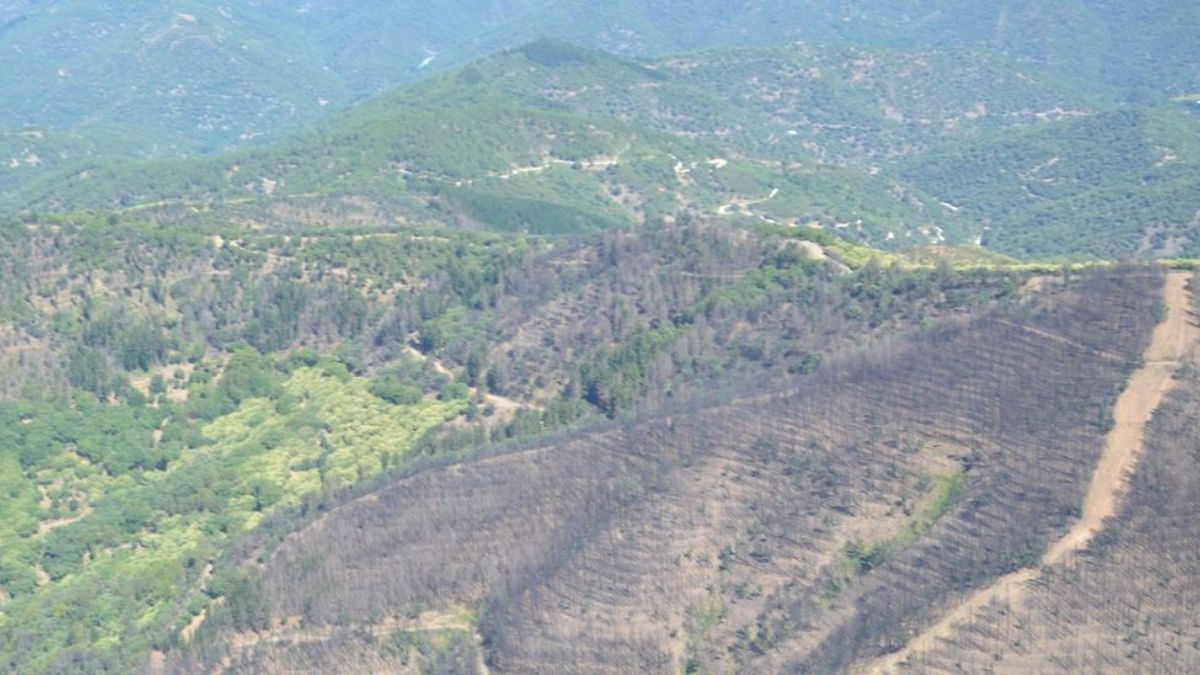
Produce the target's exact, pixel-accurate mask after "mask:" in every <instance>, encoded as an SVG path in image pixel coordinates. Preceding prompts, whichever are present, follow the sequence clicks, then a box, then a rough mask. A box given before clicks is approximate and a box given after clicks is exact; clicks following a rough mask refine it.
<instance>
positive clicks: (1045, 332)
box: [165, 270, 1162, 672]
mask: <svg viewBox="0 0 1200 675" xmlns="http://www.w3.org/2000/svg"><path fill="white" fill-rule="evenodd" d="M1161 280H1162V278H1161V276H1160V275H1158V274H1156V273H1154V272H1153V271H1151V270H1133V271H1128V270H1126V271H1123V272H1119V273H1111V274H1096V275H1093V276H1090V277H1087V278H1083V279H1079V278H1076V279H1074V280H1073V281H1072V282H1071V285H1070V286H1069V287H1068V288H1053V287H1050V288H1049V289H1048V290H1045V291H1043V292H1042V293H1040V294H1037V295H1035V296H1034V297H1032V298H1030V299H1029V300H1028V301H1027V303H1026V304H1024V305H1022V306H1019V307H1014V308H1012V309H1009V310H1003V311H995V312H992V313H988V314H986V315H984V316H981V317H978V318H975V319H972V320H967V321H959V322H951V323H949V324H947V325H944V326H943V327H941V328H937V329H934V330H932V331H930V332H929V333H926V334H923V335H921V336H920V337H918V338H914V339H913V340H912V341H904V340H902V341H899V342H896V343H894V344H890V345H887V346H882V347H879V348H877V349H876V350H874V351H873V352H872V353H870V354H861V355H859V356H857V357H852V358H847V359H846V360H844V361H839V362H838V363H836V364H833V365H832V366H831V367H829V368H827V369H825V370H823V371H821V372H820V373H818V374H817V375H814V376H812V377H810V378H807V379H802V380H799V381H797V382H796V383H795V384H794V385H793V386H792V387H790V388H788V389H786V390H783V391H780V392H778V393H772V392H769V391H766V392H764V391H742V392H740V393H739V394H738V395H737V396H735V397H734V398H733V400H732V402H729V400H726V401H724V402H717V401H711V402H709V403H707V404H703V405H700V406H694V405H693V406H685V407H682V408H679V409H676V410H671V411H667V412H664V413H662V414H660V415H656V416H654V417H651V418H647V419H643V420H634V421H630V422H629V423H626V424H622V425H618V426H610V427H603V426H602V427H599V428H596V429H593V430H587V431H582V432H578V433H575V434H572V435H571V436H567V437H563V438H560V439H557V440H554V441H551V442H547V443H542V444H539V445H537V446H534V447H531V448H528V449H522V450H515V451H511V452H505V453H501V454H499V455H496V456H494V457H491V458H486V459H481V460H476V461H471V462H467V463H464V464H455V465H451V466H448V467H445V468H441V469H431V470H428V471H421V472H417V473H415V474H413V475H411V476H409V477H406V478H401V479H399V480H397V481H395V482H394V483H392V484H390V485H388V486H386V487H384V488H382V489H380V490H379V491H377V492H374V493H372V494H370V495H368V496H366V497H363V498H361V499H358V500H356V501H353V502H350V503H348V504H346V505H345V506H342V507H340V508H338V509H336V510H334V511H331V512H330V513H328V514H326V515H325V516H324V517H322V518H321V519H319V520H318V521H316V522H315V523H313V524H312V525H310V526H308V527H305V528H303V529H301V530H300V531H298V532H297V533H296V534H294V535H291V536H289V537H287V538H286V539H285V540H283V541H282V542H281V543H280V544H279V545H278V548H276V549H274V550H270V549H269V548H268V549H251V550H253V551H257V552H255V553H253V556H254V557H255V558H256V559H257V560H259V561H261V564H262V565H263V567H262V568H261V571H260V570H259V568H258V565H257V564H255V565H251V566H250V567H248V568H246V569H247V572H246V574H247V577H246V583H247V584H248V586H247V589H248V590H246V591H243V592H240V593H238V594H236V595H234V596H231V597H229V598H227V599H226V601H225V602H224V604H223V608H222V609H219V610H218V611H216V612H214V613H213V614H212V615H211V616H210V618H209V620H208V621H207V622H206V623H205V625H204V626H203V627H202V628H201V629H200V631H199V632H198V633H197V634H196V637H195V641H194V642H193V643H192V646H191V647H190V648H188V649H186V650H183V651H182V652H179V653H177V654H173V655H169V660H168V662H167V664H166V666H165V667H168V669H175V670H188V669H194V668H196V667H198V666H199V665H200V664H202V663H207V664H210V665H211V664H218V663H221V664H224V666H226V667H228V668H231V669H232V670H234V671H236V670H239V669H245V670H255V669H257V668H259V667H262V666H263V665H264V664H277V665H278V664H287V663H292V664H298V663H300V661H297V660H295V659H300V658H311V659H318V660H317V661H316V662H318V663H324V664H327V665H329V666H330V667H334V666H337V667H339V668H341V669H342V670H345V671H353V670H354V669H356V668H359V667H362V666H363V664H367V663H385V664H388V666H389V667H393V668H397V669H398V668H400V666H401V664H402V663H403V662H410V663H415V661H410V660H412V659H418V660H419V659H421V658H433V657H432V656H429V655H430V654H440V656H439V658H449V659H451V660H452V661H453V662H454V663H456V664H458V667H460V668H462V669H464V670H471V669H472V668H474V667H476V665H475V664H476V659H478V658H479V656H478V654H477V650H480V649H482V652H483V655H482V658H483V659H484V661H485V663H486V664H487V667H488V668H492V669H499V670H501V671H511V672H553V671H555V669H556V668H558V667H560V666H561V664H563V663H571V664H573V667H574V668H575V669H576V670H577V672H628V671H629V670H638V671H648V672H667V671H676V670H680V669H685V670H695V669H701V670H703V669H707V668H712V669H721V668H734V669H754V670H759V671H763V670H774V669H780V668H784V669H788V670H794V669H797V668H799V669H800V670H803V671H806V672H807V671H812V670H815V671H821V672H828V671H832V670H842V669H845V668H847V667H849V666H850V664H852V663H854V662H855V661H856V660H858V659H866V658H873V657H875V656H879V655H881V654H883V653H885V652H887V651H889V650H891V649H894V648H896V646H898V645H902V644H904V642H905V641H906V639H907V637H908V636H909V635H910V634H911V632H912V631H914V630H918V629H920V627H922V626H925V625H929V624H931V623H933V622H934V621H935V620H936V618H937V617H938V616H939V615H940V613H941V612H942V611H943V610H944V608H945V607H947V606H950V605H952V604H953V603H954V601H955V598H957V597H958V596H960V595H961V594H963V593H966V592H969V591H970V590H971V589H973V588H979V587H983V586H986V585H987V584H989V583H990V582H991V580H992V579H994V578H996V577H998V576H1001V575H1003V574H1006V573H1008V572H1010V571H1013V570H1016V569H1020V568H1022V567H1024V566H1027V565H1030V564H1033V563H1035V562H1036V561H1037V560H1038V557H1039V555H1040V552H1041V551H1042V550H1044V549H1045V548H1046V547H1047V546H1048V545H1049V544H1050V542H1052V541H1054V540H1056V539H1057V538H1058V537H1060V536H1061V535H1062V533H1063V532H1065V531H1066V530H1067V529H1068V528H1069V527H1070V526H1071V524H1072V523H1073V521H1074V519H1075V518H1076V517H1077V516H1078V512H1079V505H1080V504H1081V503H1082V501H1083V496H1084V494H1085V492H1086V491H1087V486H1088V482H1089V479H1090V477H1091V468H1092V467H1094V466H1095V464H1096V462H1097V460H1098V457H1099V450H1100V449H1101V448H1102V446H1103V437H1104V433H1105V428H1106V427H1105V424H1106V422H1105V420H1106V414H1107V411H1108V410H1109V409H1110V408H1111V406H1112V404H1113V401H1114V399H1115V397H1116V394H1117V393H1119V392H1120V391H1121V389H1122V387H1123V381H1124V379H1125V377H1126V376H1128V374H1129V373H1130V372H1132V370H1133V368H1134V367H1135V364H1136V361H1137V358H1138V355H1139V354H1141V352H1142V350H1143V349H1144V348H1145V346H1146V344H1147V342H1148V339H1149V335H1150V331H1151V329H1152V328H1153V327H1154V324H1155V323H1156V319H1155V317H1156V316H1157V314H1158V308H1159V307H1161V303H1160V300H1159V294H1158V289H1159V288H1160V286H1161ZM1031 383H1035V384H1033V385H1032V386H1031ZM448 533H453V535H450V536H448ZM446 616H457V617H458V619H457V620H456V621H453V622H449V621H447V620H446V619H444V618H442V619H438V617H446ZM421 617H425V618H427V619H429V620H430V621H431V623H430V624H429V625H427V626H423V625H421V623H420V620H421ZM431 632H436V633H438V634H439V635H440V638H439V639H438V640H432V639H431V638H430V633H431ZM293 643H295V644H302V645H303V649H302V651H293V650H289V649H287V648H286V645H288V644H293ZM434 643H436V644H434ZM438 645H441V646H443V647H446V650H448V651H441V652H439V651H438V650H437V649H435V647H437V646H438ZM422 649H423V650H424V651H422ZM422 654H424V655H425V656H422ZM381 659H382V660H381Z"/></svg>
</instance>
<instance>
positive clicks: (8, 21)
mask: <svg viewBox="0 0 1200 675" xmlns="http://www.w3.org/2000/svg"><path fill="white" fill-rule="evenodd" d="M891 4H892V5H893V6H890V7H880V6H879V3H873V2H865V1H863V0H859V1H857V2H849V3H847V2H832V1H830V0H821V1H818V2H806V3H793V2H782V1H780V0H743V1H741V2H724V1H723V2H715V1H709V0H703V1H701V2H691V3H675V2H669V1H667V0H656V1H654V2H640V3H633V2H613V3H589V2H582V1H580V0H571V1H569V2H553V3H552V2H548V0H453V1H451V2H439V3H414V2H400V3H396V2H383V1H381V0H363V1H360V2H354V3H346V2H335V1H333V0H308V1H307V2H304V3H299V4H297V3H293V2H283V1H282V0H244V1H243V2H237V3H218V2H213V1H212V0H190V1H185V0H170V1H167V2H144V1H142V2H113V1H112V0H105V1H100V2H83V1H82V0H52V1H45V2H35V1H33V0H6V1H4V2H0V89H2V90H3V91H4V92H5V103H6V105H5V106H4V109H3V110H0V129H8V130H21V129H24V128H39V129H42V128H50V129H55V130H61V131H72V132H78V133H85V134H87V135H89V136H91V137H92V138H94V139H102V138H103V139H115V140H119V141H120V145H121V147H122V148H123V149H124V150H126V151H127V152H133V153H157V154H164V153H172V152H178V151H187V152H196V151H201V152H207V151H214V150H219V149H223V148H228V147H231V146H235V145H244V144H247V143H252V142H254V141H255V140H257V139H260V138H262V137H263V136H264V135H269V134H273V133H277V132H279V131H281V130H287V129H293V128H296V127H298V126H300V125H303V124H304V123H306V122H308V121H311V120H314V119H316V118H318V117H320V116H321V115H322V114H323V113H325V112H327V111H329V110H332V109H335V108H337V107H342V106H346V105H349V104H350V103H352V102H354V101H356V100H360V99H362V98H363V97H366V96H370V95H372V94H376V93H378V92H381V91H383V90H385V89H388V88H390V87H392V86H395V85H397V84H402V83H405V82H410V81H413V80H415V79H418V78H421V77H423V76H425V75H426V74H428V73H430V72H434V71H436V70H439V69H446V68H452V67H455V66H458V65H462V64H464V63H466V62H468V61H470V60H472V59H474V58H478V57H480V56H483V55H485V54H490V53H493V52H495V51H498V50H502V49H507V48H511V47H515V46H517V45H520V44H523V43H525V42H528V41H530V40H533V39H535V38H538V37H543V36H554V37H558V38H562V39H567V40H570V41H573V42H577V43H580V44H583V45H587V46H592V47H597V48H601V49H604V50H606V51H610V52H615V53H619V54H625V55H634V56H653V55H663V54H669V53H675V52H680V51H690V50H695V49H698V48H711V47H715V46H738V45H772V44H783V43H790V42H795V41H798V40H803V41H805V42H807V43H815V44H837V45H852V46H857V47H860V48H867V49H874V48H900V49H905V50H922V49H929V48H938V49H941V48H945V47H950V46H953V47H955V48H964V47H965V48H969V49H972V50H975V51H982V52H988V53H991V54H994V55H1003V56H1004V57H1005V58H1008V59H1011V60H1013V61H1015V62H1018V63H1020V64H1022V67H1024V68H1027V69H1034V70H1038V71H1045V72H1049V73H1054V74H1055V75H1056V76H1057V77H1059V78H1062V79H1065V80H1068V81H1071V82H1072V83H1075V84H1076V85H1078V86H1079V87H1080V88H1086V89H1092V90H1097V91H1098V90H1104V91H1106V92H1110V93H1113V94H1115V95H1118V96H1121V97H1123V98H1126V99H1130V100H1143V101H1144V100H1160V99H1162V98H1163V97H1164V96H1165V95H1188V94H1193V93H1196V92H1197V91H1200V73H1198V72H1197V71H1196V69H1195V68H1194V67H1192V65H1193V64H1194V63H1196V62H1197V60H1198V58H1200V40H1197V38H1196V36H1195V35H1194V34H1193V31H1191V30H1190V29H1191V27H1194V26H1195V25H1197V24H1198V23H1200V7H1198V6H1195V5H1193V4H1189V3H1172V2H1166V1H1164V0H1157V1H1156V2H1149V3H1146V2H1138V3H1134V2H1130V1H1128V0H1119V1H1118V0H1087V1H1084V0H1052V1H1051V2H1029V1H1025V0H1006V1H1004V2H996V3H977V2H964V1H962V0H919V1H914V2H906V3H902V4H901V5H900V6H896V3H891Z"/></svg>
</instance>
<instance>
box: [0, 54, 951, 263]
mask: <svg viewBox="0 0 1200 675" xmlns="http://www.w3.org/2000/svg"><path fill="white" fill-rule="evenodd" d="M538 45H539V46H537V47H536V49H537V50H538V53H539V54H541V56H542V57H546V56H547V53H549V52H550V51H553V50H559V51H562V52H563V53H565V54H569V55H575V56H578V55H580V54H583V55H585V56H586V58H589V59H594V60H595V62H596V63H597V66H598V68H600V69H602V70H603V69H608V68H613V67H615V68H621V69H626V70H632V72H633V75H634V77H637V78H641V77H650V78H652V79H654V80H655V81H659V80H660V79H661V76H659V75H657V74H655V73H654V72H653V71H650V70H647V69H645V68H644V67H642V66H639V65H637V64H633V63H630V62H624V61H620V60H617V59H613V58H612V57H608V56H604V55H601V54H597V53H592V52H580V51H579V50H578V49H577V48H573V47H569V46H565V45H559V44H557V43H538ZM533 49H534V48H527V51H530V52H532V51H533ZM543 52H545V53H543ZM555 53H557V52H555ZM559 57H560V58H561V55H560V56H559ZM552 67H553V66H552ZM480 78H481V75H480V70H478V69H476V68H467V69H465V70H461V71H455V72H452V73H449V74H446V75H444V76H439V77H437V78H434V79H432V80H430V81H428V82H425V83H420V84H417V85H412V86H410V87H407V88H402V89H400V90H398V91H396V92H394V93H390V94H387V95H384V96H382V97H379V98H377V99H375V100H372V101H370V102H368V103H366V104H363V105H361V106H359V107H356V108H355V109H353V110H351V111H348V112H346V113H344V114H341V115H337V116H335V117H333V118H331V119H329V120H328V121H326V122H325V123H323V124H321V125H319V126H318V127H317V128H316V129H315V130H313V131H312V132H309V133H305V134H301V135H298V136H296V137H295V138H293V139H290V140H288V141H286V142H282V143H279V144H274V145H269V146H264V147H262V148H257V149H251V150H245V151H239V152H236V153H233V154H229V155H225V156H220V157H215V158H200V159H171V160H152V161H141V162H136V161H135V162H126V163H114V162H92V163H85V164H83V165H80V166H75V167H72V168H71V169H69V170H66V171H63V172H60V173H57V174H55V175H53V176H48V177H46V178H45V179H43V180H41V181H37V182H34V183H32V184H31V185H29V186H27V187H26V188H25V189H23V190H20V191H14V193H13V194H12V195H10V196H9V202H10V205H11V208H13V209H16V210H34V211H47V210H50V211H63V210H74V209H81V208H125V209H137V210H145V209H151V210H162V209H169V208H171V207H175V206H180V205H194V206H203V207H204V208H206V209H207V208H212V207H215V208H218V209H226V208H230V206H231V205H232V207H233V208H242V209H245V208H250V207H251V206H253V205H255V204H257V205H262V206H266V205H269V204H271V203H278V202H296V201H297V200H299V201H305V202H311V201H313V200H328V199H338V198H343V197H360V198H361V197H365V198H368V199H370V200H371V203H372V204H373V205H374V207H375V208H378V209H382V210H384V211H385V212H390V213H392V214H393V217H401V218H404V219H407V220H414V221H433V220H436V221H440V222H443V223H446V222H450V223H457V224H459V225H470V224H471V223H475V224H480V225H484V226H488V227H492V228H497V229H501V230H508V231H513V230H524V231H533V232H543V233H549V232H557V233H570V232H581V231H589V230H597V229H607V228H611V227H615V226H618V225H629V224H633V223H644V222H656V221H658V220H661V219H664V218H677V217H695V218H704V219H707V218H712V217H723V218H737V217H746V218H751V219H757V220H766V221H768V222H784V221H786V222H793V223H805V224H818V225H823V226H828V227H838V228H841V229H844V230H846V234H847V236H849V237H850V238H852V239H856V240H859V241H864V242H874V243H875V244H876V245H881V246H882V245H890V246H896V245H899V244H901V243H903V242H904V241H910V242H921V241H924V242H928V241H931V240H935V239H937V238H939V237H942V236H952V237H955V238H957V239H958V240H960V241H962V240H965V238H966V235H965V234H963V233H962V232H961V231H960V230H958V229H956V228H955V226H954V224H953V221H952V217H951V215H949V214H946V213H945V212H944V211H943V210H942V209H940V208H936V209H928V208H925V207H921V206H916V205H914V202H912V201H911V200H909V199H908V195H906V194H905V191H904V189H903V188H902V187H900V186H897V185H896V184H895V183H894V182H893V181H890V180H888V179H886V178H884V177H879V176H872V175H869V174H867V173H864V172H862V171H860V170H856V169H850V168H844V167H839V166H836V165H830V164H823V163H819V162H816V161H812V160H807V161H806V160H804V159H803V158H795V159H793V160H791V161H787V162H783V161H781V160H778V159H770V158H760V157H755V156H750V155H743V154H740V153H738V154H730V153H729V152H728V149H727V148H723V147H721V146H720V145H717V144H716V143H715V142H703V141H693V140H689V139H687V138H685V137H681V136H680V135H678V134H673V133H666V132H664V131H656V130H653V129H647V128H645V127H642V126H640V125H637V124H632V123H629V122H624V121H621V120H619V119H614V118H613V117H601V116H596V115H583V114H579V113H576V112H572V111H569V110H565V109H564V106H562V105H560V104H558V103H556V102H555V101H553V100H549V99H546V98H542V97H533V96H530V95H528V94H526V93H525V92H522V91H520V90H518V89H513V90H511V91H510V90H505V89H504V88H501V87H497V86H493V85H492V84H491V83H490V82H488V81H486V80H484V79H480ZM502 84H503V83H502ZM713 140H716V139H713ZM260 217H262V218H266V217H267V216H260ZM935 228H939V229H940V231H941V232H943V234H942V235H937V234H934V233H935V232H936V231H937V230H935ZM946 233H949V234H948V235H947V234H946ZM897 239H899V240H897ZM889 242H890V243H889Z"/></svg>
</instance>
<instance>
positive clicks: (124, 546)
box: [0, 350, 465, 671]
mask: <svg viewBox="0 0 1200 675" xmlns="http://www.w3.org/2000/svg"><path fill="white" fill-rule="evenodd" d="M213 386H214V385H205V384H197V385H194V391H195V393H196V395H197V398H196V401H197V402H196V403H192V402H190V401H189V403H188V404H186V405H184V406H173V405H171V406H162V407H160V408H157V409H155V408H147V407H140V408H139V407H135V406H131V405H124V406H115V407H111V406H106V405H102V404H98V403H95V402H92V403H88V402H87V399H86V398H85V399H80V400H78V401H77V402H76V405H75V407H74V408H67V407H65V406H63V405H62V404H61V403H47V404H43V405H41V406H36V405H29V404H24V405H11V404H10V405H6V406H4V408H3V410H0V413H2V414H4V415H5V416H6V417H7V418H8V419H7V420H6V424H5V428H6V429H7V430H8V432H7V433H8V435H9V436H10V438H8V439H6V440H5V442H4V447H6V448H19V449H20V453H19V454H17V455H5V461H9V462H12V463H13V464H14V466H12V467H9V468H11V469H12V471H9V472H6V473H5V476H6V480H7V481H8V485H7V487H6V489H5V491H4V501H3V509H4V512H5V513H7V514H9V515H10V518H7V519H5V523H6V528H5V532H6V533H7V534H5V535H4V537H5V538H4V540H3V542H2V546H0V548H2V549H3V550H4V557H3V559H2V560H0V566H2V567H0V575H2V579H3V582H2V583H3V585H4V588H5V590H6V592H7V594H8V595H9V596H10V598H9V601H8V602H7V603H6V604H5V606H4V609H3V620H2V622H0V640H3V648H2V651H3V652H4V653H5V654H7V655H8V658H10V659H12V660H11V661H10V663H13V664H16V663H21V664H24V666H23V669H29V670H33V671H40V670H53V669H56V668H57V666H55V664H56V663H57V662H58V659H60V658H61V655H62V654H63V653H64V652H63V650H64V649H66V648H68V647H70V646H71V645H80V644H88V645H90V649H89V652H90V655H89V658H92V659H100V660H99V661H97V662H96V663H109V664H114V665H115V664H116V663H120V662H122V660H123V659H127V658H130V657H131V656H136V655H139V654H140V653H144V651H145V650H146V649H147V648H149V647H155V648H161V647H162V646H163V645H165V644H166V643H167V642H169V641H170V640H172V639H174V637H173V633H174V632H175V631H178V630H179V628H180V621H184V620H185V619H186V618H187V617H189V616H190V614H191V613H192V612H194V611H197V610H198V607H203V604H201V605H199V606H196V605H195V604H194V603H192V602H191V601H192V600H194V599H195V598H196V597H198V596H196V595H195V594H196V593H200V592H204V593H210V592H211V591H209V590H208V589H207V588H206V583H207V581H206V575H207V574H209V573H210V572H204V570H203V568H204V567H205V564H206V563H205V561H207V560H211V559H213V558H214V557H215V556H216V555H217V553H218V552H219V550H220V545H221V542H222V541H224V540H226V539H228V538H230V537H233V536H235V535H236V534H237V533H239V532H245V531H248V530H249V529H251V528H253V527H254V526H255V525H256V524H257V523H259V522H261V520H262V519H263V518H264V517H266V516H268V515H270V514H271V513H272V512H273V511H274V510H275V509H278V508H282V507H292V508H296V507H300V506H302V505H304V504H306V503H308V502H307V501H306V500H309V501H311V500H313V499H319V498H320V497H321V495H322V494H325V493H329V492H330V491H332V490H337V489H339V488H342V487H345V486H348V485H351V484H353V483H355V482H358V481H362V480H365V479H368V478H371V477H373V476H376V475H378V474H380V473H381V472H383V471H386V470H389V469H391V468H395V467H398V466H400V465H401V464H402V463H403V462H404V461H405V459H406V457H407V454H408V451H409V450H410V448H411V447H412V446H413V444H414V443H415V441H416V440H417V439H418V438H419V437H420V436H421V435H422V434H423V433H424V432H425V431H427V430H428V429H431V428H433V427H435V426H437V425H439V424H441V423H442V422H444V421H446V420H448V419H451V418H454V417H456V416H458V414H459V413H461V412H462V411H463V410H464V406H465V402H463V401H461V400H447V401H436V400H432V399H424V398H422V399H419V400H415V401H409V402H406V403H405V404H404V405H393V404H390V403H386V402H384V401H382V400H379V399H378V398H376V397H374V396H372V395H371V394H370V393H369V392H368V383H367V382H366V381H365V380H363V379H361V378H355V377H352V376H350V375H349V374H348V373H347V372H346V370H345V368H344V366H341V365H340V364H338V363H336V362H333V361H322V362H320V363H318V364H317V365H316V366H315V367H303V368H300V369H298V370H295V371H294V372H292V373H291V374H290V375H284V374H279V373H277V372H276V371H275V370H274V369H273V368H272V367H271V364H270V361H269V360H268V361H266V362H265V363H264V362H263V361H262V359H261V358H259V357H255V356H254V355H253V354H251V353H249V352H246V351H244V350H243V351H239V352H238V353H237V354H235V355H234V358H233V360H232V361H231V362H230V365H229V366H228V368H227V369H226V371H225V374H224V377H223V378H222V380H221V384H220V385H216V388H217V389H219V390H220V393H221V395H223V396H225V397H227V398H228V400H231V401H237V404H236V406H235V407H234V408H233V409H232V410H231V411H230V412H228V413H225V414H222V415H219V416H217V417H216V418H215V419H213V420H212V421H211V422H207V423H204V422H202V421H200V422H194V421H189V420H194V419H196V416H197V415H199V416H200V417H201V418H202V417H203V416H205V415H206V414H207V405H208V404H207V403H205V401H206V400H207V399H208V398H209V396H206V392H205V391H204V390H206V389H212V388H213ZM193 408H194V410H193ZM39 493H40V495H41V497H40V498H39ZM97 589H103V590H102V591H99V592H98V591H97ZM186 589H193V590H192V591H191V593H190V594H189V593H184V592H183V591H184V590H186ZM117 598H123V599H122V600H121V601H120V602H116V603H114V600H116V599H117ZM53 607H60V608H64V610H65V611H66V614H62V613H60V612H58V611H50V610H51V608H53ZM184 622H185V623H186V621H184ZM80 630H83V631H85V632H84V633H83V634H80V633H79V631H80ZM131 631H132V632H131Z"/></svg>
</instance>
